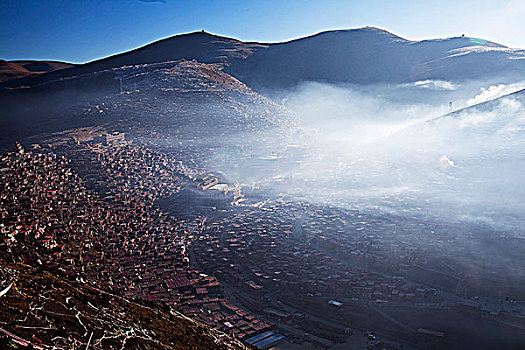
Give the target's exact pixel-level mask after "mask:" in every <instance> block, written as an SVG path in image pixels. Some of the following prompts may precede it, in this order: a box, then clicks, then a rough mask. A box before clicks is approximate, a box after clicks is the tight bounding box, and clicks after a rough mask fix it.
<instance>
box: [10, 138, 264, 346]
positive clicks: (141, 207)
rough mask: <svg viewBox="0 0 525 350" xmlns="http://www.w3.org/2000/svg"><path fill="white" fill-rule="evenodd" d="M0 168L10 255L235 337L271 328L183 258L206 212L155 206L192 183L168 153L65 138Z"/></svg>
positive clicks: (12, 158)
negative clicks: (177, 212) (171, 211)
mask: <svg viewBox="0 0 525 350" xmlns="http://www.w3.org/2000/svg"><path fill="white" fill-rule="evenodd" d="M57 153H61V154H65V156H64V155H57ZM0 168H1V171H0V182H1V187H2V196H1V198H0V200H1V208H2V213H1V215H2V226H1V233H2V236H1V238H2V241H1V242H0V244H1V248H0V249H1V250H2V251H3V252H5V253H7V254H6V255H4V254H3V255H4V256H5V258H6V259H8V257H10V259H12V260H15V261H22V262H25V263H28V264H32V265H35V264H41V265H43V266H44V267H45V268H46V269H48V270H50V271H54V272H56V273H60V274H62V275H64V276H67V277H69V278H72V279H76V280H78V281H81V282H85V283H87V284H89V285H91V286H94V287H97V288H100V289H103V290H108V291H111V292H113V293H116V294H118V295H122V296H125V297H128V298H132V299H136V300H139V299H142V300H146V301H149V302H155V303H158V304H161V305H164V306H166V307H172V308H173V309H175V310H178V311H180V312H182V313H183V314H185V315H188V316H190V317H192V318H195V319H197V320H200V321H202V322H204V323H206V324H208V325H210V326H212V327H214V328H216V329H220V330H223V331H225V332H226V333H228V334H232V335H235V336H237V337H239V338H243V337H247V336H249V335H253V334H256V333H258V332H260V331H263V330H265V329H268V328H270V327H271V325H270V324H268V323H265V322H263V321H261V320H259V319H257V318H255V317H254V316H253V315H251V314H249V313H248V312H246V311H244V310H241V309H239V308H237V307H235V306H233V305H232V304H231V303H229V302H228V301H227V300H226V299H225V297H224V294H223V291H222V288H221V285H220V283H219V282H218V281H217V279H216V278H215V277H213V276H208V275H205V274H203V273H201V272H200V271H197V270H196V269H194V268H192V267H191V265H190V264H189V257H188V246H189V245H191V243H192V241H193V240H194V239H195V237H196V236H198V234H199V232H200V231H202V229H203V227H204V225H205V221H206V218H205V217H202V216H193V217H190V215H188V216H187V217H186V218H175V217H173V216H170V215H167V214H165V213H164V212H163V211H162V210H161V209H159V208H158V206H157V205H156V202H157V200H158V199H159V198H162V197H168V196H170V195H172V194H174V193H177V192H178V191H180V189H181V187H182V186H183V185H185V184H186V183H191V179H189V178H188V176H186V174H185V169H184V168H183V167H182V166H181V164H180V163H179V162H174V161H172V160H171V159H169V158H168V156H167V155H166V154H163V153H159V152H155V151H152V150H149V149H147V148H145V147H141V146H129V145H128V146H119V147H104V146H100V145H97V146H92V147H85V146H82V145H73V144H71V145H67V146H61V149H46V148H44V149H39V150H38V151H34V152H16V153H10V154H7V155H5V156H3V157H2V159H1V166H0Z"/></svg>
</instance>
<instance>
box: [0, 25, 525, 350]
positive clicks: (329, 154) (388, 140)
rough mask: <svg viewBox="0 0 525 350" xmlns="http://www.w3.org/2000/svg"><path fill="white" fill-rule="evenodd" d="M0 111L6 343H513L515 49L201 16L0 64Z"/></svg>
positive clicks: (519, 171)
mask: <svg viewBox="0 0 525 350" xmlns="http://www.w3.org/2000/svg"><path fill="white" fill-rule="evenodd" d="M0 105H1V106H2V112H1V115H0V134H1V138H0V148H1V151H2V158H1V159H0V184H1V186H2V187H1V188H2V197H1V200H0V210H1V212H2V219H3V223H2V226H1V236H0V237H1V238H2V240H0V250H1V251H2V257H1V258H0V263H1V265H2V268H1V269H0V282H1V284H0V289H3V291H2V293H3V294H2V295H4V294H5V295H7V297H6V299H2V300H5V301H2V303H4V304H5V305H8V306H6V308H4V309H3V310H2V311H1V313H0V314H1V315H2V316H3V319H5V320H6V321H5V326H4V325H2V328H0V331H2V333H1V334H0V335H1V337H0V344H6V346H7V344H8V345H13V346H18V347H21V348H23V347H22V346H33V347H35V348H37V346H40V348H41V349H50V348H52V347H53V346H56V348H59V349H65V348H67V346H71V344H75V346H77V347H79V348H80V347H81V346H82V347H84V346H86V345H88V346H89V344H92V345H91V346H92V347H93V348H96V349H109V348H122V349H124V348H126V349H127V348H133V349H164V348H172V349H179V348H181V349H182V348H184V346H185V344H191V348H195V349H197V348H199V349H200V348H202V349H207V348H213V347H216V348H223V349H225V348H228V349H252V348H261V349H263V348H272V349H283V350H284V349H300V348H305V349H362V348H368V349H379V348H386V349H402V348H404V349H470V348H472V349H520V348H523V346H524V345H525V336H524V333H523V330H524V329H525V328H524V327H525V322H524V321H523V320H524V317H525V301H524V300H523V297H522V296H523V292H524V286H525V273H524V271H525V266H524V262H523V259H522V258H521V257H522V256H523V254H524V253H525V220H524V216H523V213H525V204H524V201H523V198H525V184H524V182H523V173H524V171H525V50H523V49H516V48H508V47H506V46H504V45H501V44H498V43H495V42H491V41H488V40H484V39H480V38H472V37H466V36H464V35H463V36H457V37H451V38H443V39H428V40H421V41H414V40H408V39H404V38H402V37H400V36H397V35H395V34H392V33H390V32H388V31H385V30H383V29H380V28H376V27H363V28H355V29H348V30H333V31H325V32H322V33H319V34H316V35H312V36H308V37H304V38H299V39H295V40H291V41H287V42H282V43H257V42H243V41H240V40H237V39H233V38H228V37H223V36H218V35H214V34H210V33H207V32H205V31H199V32H193V33H188V34H181V35H177V36H173V37H170V38H166V39H163V40H160V41H157V42H153V43H151V44H148V45H146V46H143V47H140V48H137V49H134V50H132V51H128V52H124V53H119V54H116V55H114V56H110V57H107V58H104V59H100V60H96V61H93V62H88V63H84V64H69V63H65V62H55V61H52V62H51V61H38V60H35V61H29V60H24V61H2V62H1V66H0ZM4 220H5V221H4ZM32 278H34V279H36V280H39V281H44V282H45V284H48V283H49V284H50V285H53V287H52V288H51V287H50V289H46V288H47V287H43V284H42V285H40V284H38V283H36V282H35V283H33V282H31V279H32ZM51 281H52V282H51ZM16 286H18V289H16V293H15V292H14V291H15V289H14V288H15V287H16ZM4 288H5V289H4ZM11 288H13V289H11ZM4 292H5V293H4ZM24 293H26V294H24ZM30 298H32V299H31V300H34V301H35V303H36V304H34V303H33V304H31V303H29V302H28V301H27V300H29V299H30ZM51 299H52V300H53V303H51V304H47V302H46V300H51ZM72 300H73V301H72ZM71 303H72V304H71ZM37 304H38V305H39V306H38V307H35V305H37ZM40 306H41V307H40ZM17 308H18V309H20V310H22V309H23V310H25V311H24V312H26V313H27V314H28V315H30V316H29V318H28V317H26V318H25V320H21V319H20V318H19V317H18V314H17V312H18V311H17V310H18V309H17ZM57 310H61V311H60V312H58V311H57ZM111 310H113V311H111ZM114 310H118V312H117V311H114ZM117 313H118V315H117ZM45 315H47V316H45ZM50 315H51V316H50ZM126 315H127V316H126ZM125 316H126V317H125ZM48 317H49V319H48ZM119 318H122V319H128V320H127V321H125V320H120V321H119V323H116V325H114V326H113V325H112V326H108V325H109V323H111V322H113V321H108V320H109V319H111V320H114V319H119ZM154 319H155V320H157V321H155V322H156V323H155V324H154V325H153V326H152V325H151V322H152V320H154ZM28 320H29V321H28ZM43 320H46V321H45V322H44V321H43ZM77 321H78V322H77ZM2 322H4V321H2ZM67 322H69V323H70V324H74V326H71V325H69V326H68V323H67ZM173 325H177V327H176V328H177V329H178V330H179V331H180V333H181V334H178V333H177V337H175V336H173V334H172V333H173V332H174V330H173V329H174V328H173ZM31 327H37V328H38V329H40V331H39V333H38V334H36V335H35V333H33V331H32V330H33V328H31ZM4 328H5V329H4ZM35 329H36V328H35ZM89 334H91V337H89ZM363 335H365V336H363ZM35 337H36V338H35ZM37 338H38V339H37ZM88 338H89V342H88V341H87V339H88ZM91 338H92V339H91ZM35 339H36V340H35ZM196 339H198V340H196ZM68 344H69V345H68Z"/></svg>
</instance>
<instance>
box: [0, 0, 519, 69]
mask: <svg viewBox="0 0 525 350" xmlns="http://www.w3.org/2000/svg"><path fill="white" fill-rule="evenodd" d="M523 18H525V1H523V0H500V1H494V0H491V1H486V0H478V1H474V0H472V1H471V0H467V1H460V0H455V1H453V0H442V1H440V0H433V1H426V0H419V1H407V0H397V1H394V0H364V1H353V0H346V1H345V0H324V1H309V0H280V1H273V0H263V1H234V0H222V1H220V0H208V1H203V0H192V1H178V0H142V1H140V0H53V1H52V0H0V58H2V59H8V60H11V59H56V60H64V61H69V62H86V61H90V60H94V59H97V58H102V57H106V56H108V55H111V54H115V53H118V52H122V51H127V50H130V49H133V48H136V47H139V46H142V45H144V44H147V43H149V42H152V41H155V40H158V39H161V38H165V37H168V36H171V35H175V34H181V33H186V32H191V31H196V30H201V29H205V30H206V31H208V32H211V33H214V34H219V35H224V36H230V37H235V38H238V39H241V40H246V41H261V42H278V41H286V40H290V39H294V38H298V37H301V36H306V35H310V34H314V33H317V32H320V31H323V30H329V29H341V28H355V27H362V26H367V25H370V26H376V27H380V28H383V29H386V30H389V31H391V32H393V33H395V34H397V35H400V36H402V37H405V38H407V39H412V40H418V39H427V38H439V37H449V36H458V35H461V34H466V35H467V36H473V37H479V38H483V39H487V40H491V41H495V42H498V43H501V44H504V45H507V46H511V47H521V48H525V20H523Z"/></svg>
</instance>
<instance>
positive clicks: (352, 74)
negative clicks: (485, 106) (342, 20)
mask: <svg viewBox="0 0 525 350" xmlns="http://www.w3.org/2000/svg"><path fill="white" fill-rule="evenodd" d="M466 48H474V49H470V50H468V49H466ZM479 48H486V49H485V50H480V49H479ZM460 49H464V50H463V52H461V54H460V53H458V52H452V51H454V50H460ZM516 58H525V50H519V49H510V48H507V47H506V46H504V45H500V44H498V43H494V42H490V41H486V40H483V39H477V38H470V37H451V38H444V39H443V38H440V39H427V40H420V41H413V40H408V39H405V38H402V37H400V36H398V35H396V34H393V33H390V32H388V31H386V30H383V29H380V28H376V27H363V28H354V29H339V30H330V31H323V32H320V33H317V34H313V35H311V36H306V37H302V38H298V39H293V40H289V41H285V42H279V43H259V42H244V41H241V40H238V39H234V38H228V37H224V36H220V35H215V34H211V33H208V32H205V31H198V32H191V33H186V34H180V35H175V36H171V37H168V38H164V39H161V40H157V41H155V42H152V43H149V44H147V45H144V46H141V47H139V48H136V49H133V50H130V51H126V52H123V53H118V54H115V55H111V56H109V57H106V58H103V59H99V60H95V61H92V62H88V63H85V64H82V65H78V66H75V67H71V68H68V69H65V70H61V71H54V72H50V73H48V74H43V75H41V76H38V77H34V76H31V77H26V78H22V79H16V80H11V81H8V82H6V83H4V84H0V87H4V88H6V87H8V88H13V87H17V86H32V85H35V84H39V83H41V82H42V81H46V80H52V79H60V78H64V77H67V76H71V75H78V74H82V73H86V72H94V71H97V70H103V69H108V68H116V67H121V66H124V65H135V64H145V63H159V62H164V61H173V60H179V59H185V60H196V61H199V62H202V63H217V64H221V65H222V66H223V68H224V70H225V72H227V73H228V74H231V75H233V76H234V77H236V78H238V79H240V80H241V81H243V82H244V83H246V84H248V85H249V86H250V87H252V88H256V89H271V88H287V87H291V86H294V85H297V84H299V83H300V82H302V81H305V80H312V81H320V82H328V83H356V84H365V85H366V84H376V83H406V82H413V81H417V80H425V79H440V80H456V81H457V80H468V79H477V78H483V77H487V76H494V75H509V74H516V73H520V72H522V71H524V70H525V69H524V68H525V63H524V62H525V61H524V60H520V59H516ZM521 74H523V73H521Z"/></svg>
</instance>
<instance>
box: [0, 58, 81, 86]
mask: <svg viewBox="0 0 525 350" xmlns="http://www.w3.org/2000/svg"><path fill="white" fill-rule="evenodd" d="M74 66H75V65H74V64H71V63H66V62H58V61H4V60H0V82H3V81H7V80H11V79H18V78H22V77H25V76H28V75H34V74H42V73H47V72H52V71H55V70H60V69H65V68H71V67H74Z"/></svg>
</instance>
